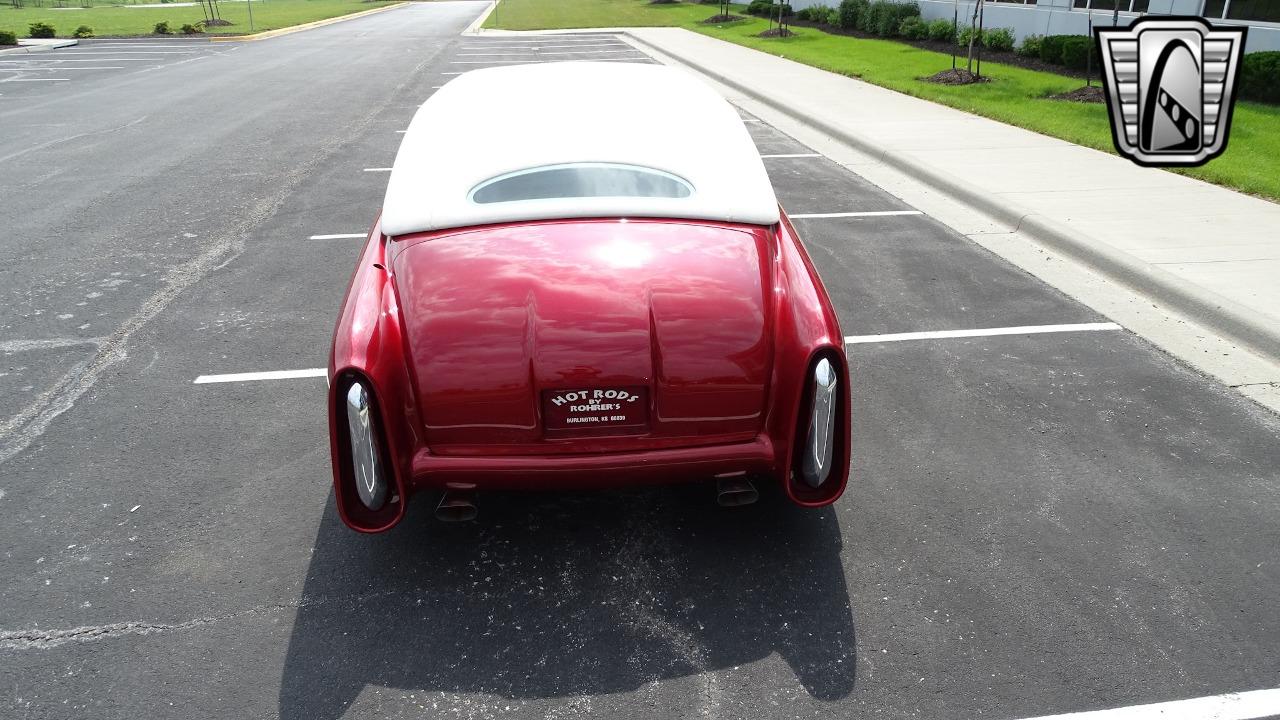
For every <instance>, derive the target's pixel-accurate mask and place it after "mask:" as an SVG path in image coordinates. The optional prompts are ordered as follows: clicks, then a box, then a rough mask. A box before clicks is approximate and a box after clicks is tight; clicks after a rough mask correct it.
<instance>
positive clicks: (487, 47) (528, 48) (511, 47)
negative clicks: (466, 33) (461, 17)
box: [459, 42, 629, 54]
mask: <svg viewBox="0 0 1280 720" xmlns="http://www.w3.org/2000/svg"><path fill="white" fill-rule="evenodd" d="M592 47H629V46H628V45H627V44H626V43H620V42H611V43H597V44H594V45H593V44H590V43H571V44H569V45H476V46H472V47H463V48H461V49H462V50H522V51H525V52H533V51H535V50H560V49H564V48H592ZM459 54H463V53H459Z"/></svg>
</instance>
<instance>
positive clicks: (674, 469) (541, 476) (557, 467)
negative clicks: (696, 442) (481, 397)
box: [410, 435, 777, 490]
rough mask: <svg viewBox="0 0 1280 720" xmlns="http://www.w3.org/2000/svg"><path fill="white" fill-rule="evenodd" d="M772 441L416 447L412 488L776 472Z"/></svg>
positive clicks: (613, 483)
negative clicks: (459, 450)
mask: <svg viewBox="0 0 1280 720" xmlns="http://www.w3.org/2000/svg"><path fill="white" fill-rule="evenodd" d="M776 469H777V465H776V456H775V453H774V447H773V443H772V441H770V439H769V437H768V436H766V435H760V436H758V437H757V438H756V439H754V440H752V441H750V442H744V443H734V444H728V445H711V446H703V447H693V448H677V449H670V450H645V451H641V452H627V453H608V454H596V455H560V456H546V455H539V456H519V457H493V456H488V457H456V456H440V455H431V454H428V453H427V452H425V451H420V452H419V453H417V454H416V455H415V456H414V458H413V466H412V472H411V478H412V479H411V481H410V482H411V485H412V487H413V488H414V489H415V490H417V489H443V488H450V487H467V488H472V487H474V488H478V489H494V490H565V489H602V488H614V487H627V486H634V485H656V484H668V483H681V482H696V481H699V480H711V479H714V478H715V477H716V476H717V475H728V474H740V473H742V472H744V471H745V472H746V473H748V474H753V475H754V474H767V475H773V474H775V473H776Z"/></svg>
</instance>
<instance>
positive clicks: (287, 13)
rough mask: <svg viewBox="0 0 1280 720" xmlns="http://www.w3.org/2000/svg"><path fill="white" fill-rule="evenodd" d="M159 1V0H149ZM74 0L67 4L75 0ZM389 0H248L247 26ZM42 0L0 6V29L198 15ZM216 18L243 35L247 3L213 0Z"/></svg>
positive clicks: (111, 25) (129, 28)
mask: <svg viewBox="0 0 1280 720" xmlns="http://www.w3.org/2000/svg"><path fill="white" fill-rule="evenodd" d="M154 1H155V2H159V0H154ZM78 2H79V0H77V2H74V3H68V5H75V4H78ZM392 2H393V0H385V1H381V0H379V1H378V2H362V0H253V32H262V31H263V30H276V29H279V28H283V27H289V26H290V25H299V24H301V23H306V22H312V21H314V20H323V19H325V18H331V17H337V16H338V15H348V14H350V13H355V12H362V11H364V10H371V9H373V8H376V7H382V6H383V5H390V4H391V3H392ZM53 5H54V3H53V2H51V1H50V0H46V2H45V7H31V5H30V4H28V5H27V6H26V7H23V8H19V9H14V8H11V7H8V6H0V30H12V31H14V32H16V33H17V34H18V37H26V36H27V26H28V25H30V24H31V23H34V22H45V23H49V24H50V25H52V26H53V27H54V29H56V30H57V33H58V37H71V33H73V32H75V29H76V28H77V27H80V26H81V25H88V26H89V27H91V28H93V32H94V34H95V35H98V36H107V35H150V34H152V31H153V30H154V29H155V26H156V23H158V22H163V21H168V23H169V28H170V29H171V30H173V31H174V32H175V33H176V32H178V29H179V28H181V27H182V26H183V25H185V24H191V25H194V24H195V23H197V22H199V21H201V20H203V19H204V13H203V12H201V10H200V7H199V6H198V5H197V6H192V7H164V8H130V7H127V6H125V5H100V6H97V7H93V8H75V9H72V10H59V9H55V8H54V7H53ZM218 10H219V11H220V13H221V15H222V19H224V20H227V21H229V22H231V23H233V24H232V25H228V26H222V27H217V28H209V30H208V31H209V33H210V34H215V32H216V34H219V35H228V34H230V35H243V34H245V33H248V32H250V30H249V6H248V4H246V3H244V2H225V1H224V2H219V3H218Z"/></svg>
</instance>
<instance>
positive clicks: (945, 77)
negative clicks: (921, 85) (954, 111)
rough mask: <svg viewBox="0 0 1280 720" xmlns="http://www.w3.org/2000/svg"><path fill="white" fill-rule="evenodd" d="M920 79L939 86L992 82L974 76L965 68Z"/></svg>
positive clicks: (944, 71) (985, 78) (988, 79)
mask: <svg viewBox="0 0 1280 720" xmlns="http://www.w3.org/2000/svg"><path fill="white" fill-rule="evenodd" d="M920 79H921V80H924V81H925V82H931V83H937V84H939V85H972V84H974V83H980V82H991V78H989V77H981V76H978V75H974V74H973V73H971V72H969V71H968V70H965V69H964V68H956V69H954V70H943V71H942V72H940V73H934V74H933V75H930V76H929V77H927V78H920Z"/></svg>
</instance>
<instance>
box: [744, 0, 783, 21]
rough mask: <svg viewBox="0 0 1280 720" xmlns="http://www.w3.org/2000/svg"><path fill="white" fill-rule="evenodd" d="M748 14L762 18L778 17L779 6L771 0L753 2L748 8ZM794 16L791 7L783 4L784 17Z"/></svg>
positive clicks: (753, 0)
mask: <svg viewBox="0 0 1280 720" xmlns="http://www.w3.org/2000/svg"><path fill="white" fill-rule="evenodd" d="M747 14H748V15H759V16H760V17H777V16H778V5H777V4H775V3H772V2H770V1H769V0H751V4H750V5H748V6H747ZM793 14H794V13H793V12H792V11H791V6H790V5H788V4H786V3H782V15H783V17H791V16H792V15H793Z"/></svg>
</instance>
